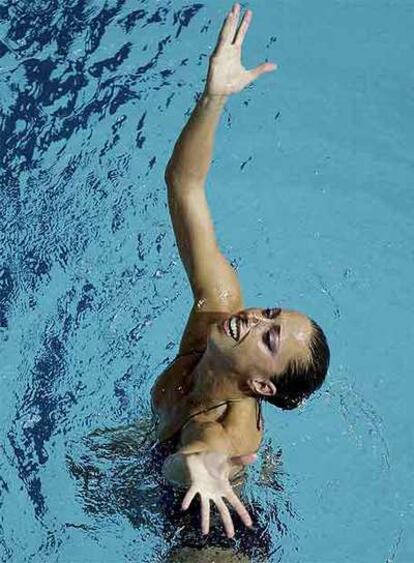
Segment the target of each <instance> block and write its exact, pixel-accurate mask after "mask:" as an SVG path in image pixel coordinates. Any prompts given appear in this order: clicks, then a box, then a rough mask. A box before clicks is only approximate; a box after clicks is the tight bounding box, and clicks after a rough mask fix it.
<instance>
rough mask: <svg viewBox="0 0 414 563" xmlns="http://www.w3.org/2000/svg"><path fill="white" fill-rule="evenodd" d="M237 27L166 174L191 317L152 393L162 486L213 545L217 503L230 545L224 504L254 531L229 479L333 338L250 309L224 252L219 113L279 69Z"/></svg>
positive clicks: (312, 373) (290, 317) (315, 369)
mask: <svg viewBox="0 0 414 563" xmlns="http://www.w3.org/2000/svg"><path fill="white" fill-rule="evenodd" d="M239 17H240V6H239V4H237V3H236V4H234V5H233V8H232V10H231V12H230V13H229V14H228V15H227V17H226V19H225V22H224V24H223V27H222V29H221V31H220V35H219V38H218V42H217V46H216V48H215V50H214V52H213V53H212V55H211V57H210V62H209V69H208V76H207V81H206V85H205V90H204V92H203V94H202V96H201V97H200V99H199V100H198V102H197V104H196V107H195V109H194V111H193V113H192V115H191V117H190V119H189V121H188V123H187V124H186V126H185V127H184V129H183V131H182V132H181V134H180V136H179V138H178V140H177V142H176V144H175V147H174V151H173V154H172V156H171V158H170V160H169V162H168V165H167V168H166V173H165V180H166V184H167V188H168V204H169V210H170V215H171V220H172V224H173V228H174V233H175V237H176V240H177V245H178V249H179V253H180V257H181V259H182V262H183V264H184V267H185V270H186V272H187V275H188V279H189V282H190V284H191V288H192V292H193V295H194V306H193V308H192V311H191V313H190V316H189V319H188V322H187V326H186V327H185V330H184V334H183V337H182V340H181V343H180V348H179V354H178V356H177V357H176V358H175V360H174V361H173V362H172V364H171V365H170V366H169V367H168V368H167V369H166V370H165V371H164V372H163V373H162V374H161V375H160V376H159V377H158V379H157V381H156V383H155V385H154V387H153V390H152V405H153V410H154V412H155V414H156V415H157V417H158V436H159V439H160V441H161V442H167V441H169V442H170V443H171V444H172V446H173V447H174V449H175V453H172V454H171V455H170V456H168V458H167V459H166V460H165V463H164V466H163V472H164V475H165V476H166V478H167V479H168V480H169V481H171V482H172V483H175V484H178V485H181V486H184V487H188V492H187V493H186V495H185V497H184V500H183V503H182V508H183V510H186V509H187V508H188V507H189V505H190V504H191V502H192V500H193V499H194V497H195V496H196V495H197V494H198V495H199V497H200V504H201V528H202V531H203V533H204V534H207V533H208V532H209V526H210V502H213V503H214V504H215V505H216V508H217V509H218V511H219V513H220V516H221V519H222V521H223V524H224V528H225V531H226V534H227V536H228V537H232V536H233V535H234V525H233V521H232V517H231V515H230V511H229V508H228V506H227V505H226V503H225V502H224V501H225V500H226V501H227V503H229V504H230V505H231V507H232V508H233V509H234V510H235V511H236V512H237V513H238V515H239V516H240V518H241V520H242V521H243V522H244V524H246V526H251V524H252V521H251V518H250V516H249V514H248V512H247V510H246V508H245V507H244V506H243V504H242V502H241V501H240V500H239V498H238V497H237V495H236V493H235V492H234V491H233V489H232V486H231V480H232V479H233V478H234V477H235V475H236V474H238V473H240V472H241V470H242V469H243V466H244V465H246V464H248V463H250V462H252V461H253V460H254V459H255V452H256V451H257V450H258V448H259V445H260V440H261V436H262V424H261V412H260V401H261V400H262V399H264V400H266V401H267V402H269V403H272V404H273V405H276V406H278V407H280V408H282V409H292V408H295V407H297V406H298V405H299V404H300V403H301V402H302V401H303V400H304V399H306V398H307V397H309V395H310V394H311V393H312V392H313V391H315V390H316V389H318V388H319V387H320V386H321V384H322V382H323V380H324V378H325V375H326V372H327V369H328V364H329V348H328V345H327V342H326V339H325V336H324V334H323V332H322V330H321V328H320V327H319V326H318V325H317V324H316V323H315V322H314V321H312V320H311V319H310V318H308V317H307V316H306V315H304V314H302V313H299V312H297V311H292V310H287V309H280V308H269V309H257V308H249V309H245V308H244V304H243V298H242V293H241V289H240V285H239V281H238V278H237V275H236V272H235V271H234V269H233V268H232V266H231V265H230V264H229V263H228V261H227V260H226V258H225V257H224V256H223V254H222V253H221V252H220V249H219V248H218V246H217V242H216V238H215V233H214V227H213V223H212V220H211V217H210V213H209V208H208V205H207V201H206V196H205V184H206V177H207V174H208V170H209V167H210V163H211V159H212V151H213V141H214V134H215V131H216V127H217V124H218V121H219V118H220V114H221V111H222V109H223V106H224V104H225V102H226V100H227V98H228V96H230V95H231V94H235V93H237V92H240V91H241V90H243V88H245V87H246V86H248V85H249V84H250V83H251V82H253V81H254V80H256V79H257V78H258V77H259V76H261V75H262V74H264V73H267V72H271V71H273V70H275V68H276V65H274V64H271V63H263V64H261V65H260V66H258V67H257V68H255V69H253V70H246V69H245V68H243V66H242V63H241V50H242V45H243V41H244V38H245V35H246V32H247V30H248V27H249V24H250V21H251V17H252V12H251V11H250V10H247V11H246V12H245V14H244V17H243V18H242V20H241V22H240V23H239Z"/></svg>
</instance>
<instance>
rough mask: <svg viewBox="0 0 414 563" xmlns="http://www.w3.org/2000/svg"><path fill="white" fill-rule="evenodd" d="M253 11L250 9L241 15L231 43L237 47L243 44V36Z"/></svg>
mask: <svg viewBox="0 0 414 563" xmlns="http://www.w3.org/2000/svg"><path fill="white" fill-rule="evenodd" d="M252 16H253V12H252V11H251V10H247V11H246V12H245V14H244V16H243V19H242V22H241V24H240V27H239V29H238V31H237V34H236V37H235V39H234V42H233V45H236V46H237V47H241V46H242V45H243V41H244V37H245V35H246V33H247V30H248V29H249V25H250V22H251V21H252Z"/></svg>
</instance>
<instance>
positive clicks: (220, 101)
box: [200, 88, 228, 107]
mask: <svg viewBox="0 0 414 563" xmlns="http://www.w3.org/2000/svg"><path fill="white" fill-rule="evenodd" d="M227 99H228V96H225V95H224V94H211V93H210V92H209V91H208V89H207V88H206V89H205V90H204V92H203V93H202V95H201V98H200V102H201V103H202V104H203V105H207V104H211V105H216V106H219V107H223V106H224V105H225V103H226V101H227Z"/></svg>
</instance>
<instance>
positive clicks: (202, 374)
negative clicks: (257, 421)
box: [189, 350, 246, 407]
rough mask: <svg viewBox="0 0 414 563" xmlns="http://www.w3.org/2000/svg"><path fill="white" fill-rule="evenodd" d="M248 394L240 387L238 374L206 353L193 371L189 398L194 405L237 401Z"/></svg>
mask: <svg viewBox="0 0 414 563" xmlns="http://www.w3.org/2000/svg"><path fill="white" fill-rule="evenodd" d="M245 397H246V395H245V394H244V393H243V391H242V390H241V389H240V385H239V382H238V378H237V375H236V374H235V373H232V372H231V371H230V370H229V369H228V368H226V366H223V365H222V364H221V363H220V362H218V361H215V358H214V357H213V355H212V354H209V353H208V351H207V350H206V352H205V353H204V355H203V357H202V358H201V360H200V362H199V363H198V364H197V366H196V368H195V370H194V372H193V387H192V390H191V392H190V394H189V399H190V401H191V403H192V404H193V405H202V406H206V407H208V406H210V405H212V404H217V403H220V402H222V401H232V400H233V401H237V400H241V399H243V398H245Z"/></svg>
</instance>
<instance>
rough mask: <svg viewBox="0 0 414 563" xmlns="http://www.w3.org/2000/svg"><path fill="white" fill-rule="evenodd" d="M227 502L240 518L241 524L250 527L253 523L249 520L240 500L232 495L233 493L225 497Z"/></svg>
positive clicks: (248, 515)
mask: <svg viewBox="0 0 414 563" xmlns="http://www.w3.org/2000/svg"><path fill="white" fill-rule="evenodd" d="M227 500H228V501H229V503H230V504H231V506H232V507H233V508H234V510H235V511H236V512H237V514H238V515H239V516H240V519H241V521H242V522H243V524H245V525H246V526H249V527H250V526H252V525H253V522H252V519H251V518H250V514H249V513H248V512H247V510H246V508H245V506H244V504H243V503H242V502H241V500H240V499H239V497H238V496H237V495H236V493H234V492H233V491H232V492H231V493H229V494H228V495H227Z"/></svg>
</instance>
